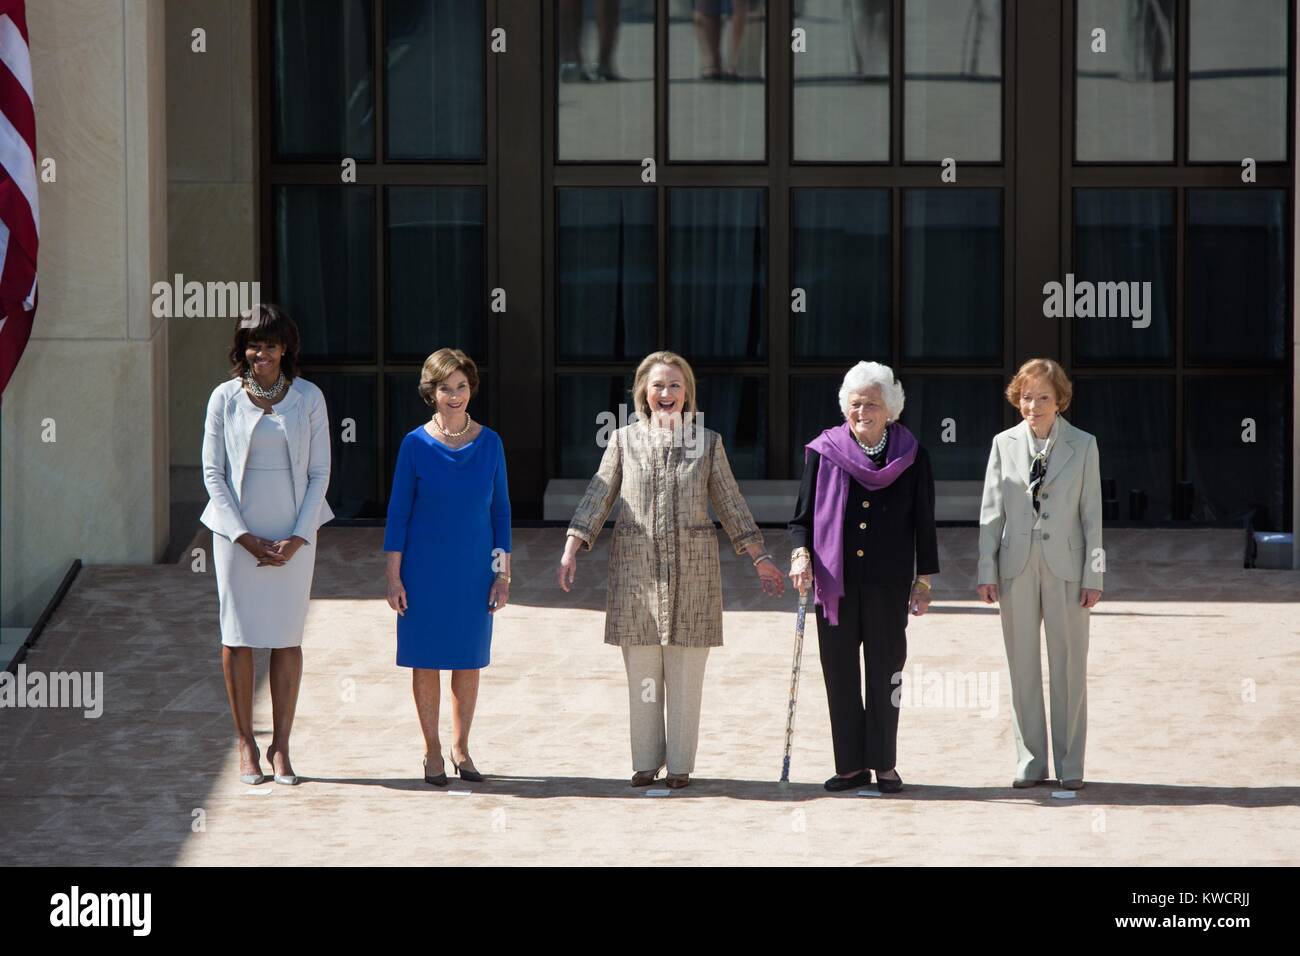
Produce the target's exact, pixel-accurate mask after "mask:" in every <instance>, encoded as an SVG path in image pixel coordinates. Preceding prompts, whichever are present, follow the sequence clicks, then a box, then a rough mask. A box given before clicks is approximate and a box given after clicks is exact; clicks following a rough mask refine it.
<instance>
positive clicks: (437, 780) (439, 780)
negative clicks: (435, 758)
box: [424, 757, 447, 787]
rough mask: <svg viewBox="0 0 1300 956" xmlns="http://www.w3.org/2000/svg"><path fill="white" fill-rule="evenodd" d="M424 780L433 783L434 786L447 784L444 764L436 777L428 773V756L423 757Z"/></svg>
mask: <svg viewBox="0 0 1300 956" xmlns="http://www.w3.org/2000/svg"><path fill="white" fill-rule="evenodd" d="M424 782H425V783H430V784H433V785H434V786H435V787H445V786H447V768H446V767H445V766H444V767H443V770H442V773H440V774H438V775H437V776H436V777H432V776H430V775H429V758H428V757H425V758H424Z"/></svg>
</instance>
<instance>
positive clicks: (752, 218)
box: [668, 189, 767, 362]
mask: <svg viewBox="0 0 1300 956" xmlns="http://www.w3.org/2000/svg"><path fill="white" fill-rule="evenodd" d="M766 301H767V192H766V191H765V190H763V189H670V190H669V191H668V348H670V349H673V350H674V351H677V352H680V353H682V354H683V355H685V356H686V357H687V359H689V360H690V361H691V362H702V361H706V360H708V359H714V358H733V359H735V358H743V359H750V360H755V359H761V358H763V357H765V356H766V355H767V331H766V330H767V317H766V304H765V303H766Z"/></svg>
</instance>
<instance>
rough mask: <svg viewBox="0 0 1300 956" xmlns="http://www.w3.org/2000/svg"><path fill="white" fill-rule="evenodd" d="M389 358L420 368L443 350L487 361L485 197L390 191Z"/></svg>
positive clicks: (471, 191) (473, 189) (454, 190)
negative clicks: (418, 365) (404, 360)
mask: <svg viewBox="0 0 1300 956" xmlns="http://www.w3.org/2000/svg"><path fill="white" fill-rule="evenodd" d="M386 192H387V199H388V261H387V266H388V270H387V271H388V320H389V321H388V348H387V351H388V356H389V358H390V359H407V360H411V361H423V360H424V359H425V358H426V357H427V356H428V355H429V353H431V352H433V351H434V350H435V349H439V348H442V347H444V346H446V347H449V348H458V349H463V350H464V351H465V352H467V353H469V355H470V357H471V358H473V359H474V360H475V361H476V362H486V361H487V355H486V350H487V308H486V304H487V261H486V258H485V253H484V202H485V200H484V191H483V190H482V189H481V188H479V187H477V186H391V187H389V188H388V190H387V191H386Z"/></svg>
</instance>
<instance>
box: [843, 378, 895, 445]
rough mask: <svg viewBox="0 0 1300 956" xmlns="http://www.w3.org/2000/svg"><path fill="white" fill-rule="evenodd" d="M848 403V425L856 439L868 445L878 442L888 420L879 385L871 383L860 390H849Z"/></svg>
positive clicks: (887, 412)
mask: <svg viewBox="0 0 1300 956" xmlns="http://www.w3.org/2000/svg"><path fill="white" fill-rule="evenodd" d="M848 405H849V416H848V417H849V427H850V428H852V429H853V434H854V435H855V436H856V437H857V439H858V441H862V442H866V443H867V444H868V445H875V444H877V443H879V441H880V439H881V437H883V436H884V434H885V425H886V424H888V421H889V411H888V409H886V408H885V398H884V396H883V395H882V394H881V393H880V386H879V385H872V386H871V387H870V388H864V389H863V390H862V391H860V392H850V393H849V397H848Z"/></svg>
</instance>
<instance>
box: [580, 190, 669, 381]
mask: <svg viewBox="0 0 1300 956" xmlns="http://www.w3.org/2000/svg"><path fill="white" fill-rule="evenodd" d="M555 206H556V212H555V218H556V225H557V231H558V233H559V238H558V241H557V243H556V249H555V268H556V273H557V275H556V294H557V297H558V301H557V307H556V324H557V326H558V328H557V330H556V331H557V335H558V338H559V351H560V359H561V360H572V359H577V360H584V359H585V360H591V359H605V360H617V359H639V358H640V357H641V356H643V355H645V354H646V353H648V352H653V351H654V348H655V343H656V341H657V340H658V335H659V333H658V324H659V321H658V305H657V302H656V298H655V296H656V281H657V275H658V273H657V269H658V258H659V257H658V233H657V227H656V220H657V216H656V214H655V191H654V190H653V189H645V188H636V187H633V188H628V189H560V190H558V191H557V193H556V204H555Z"/></svg>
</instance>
